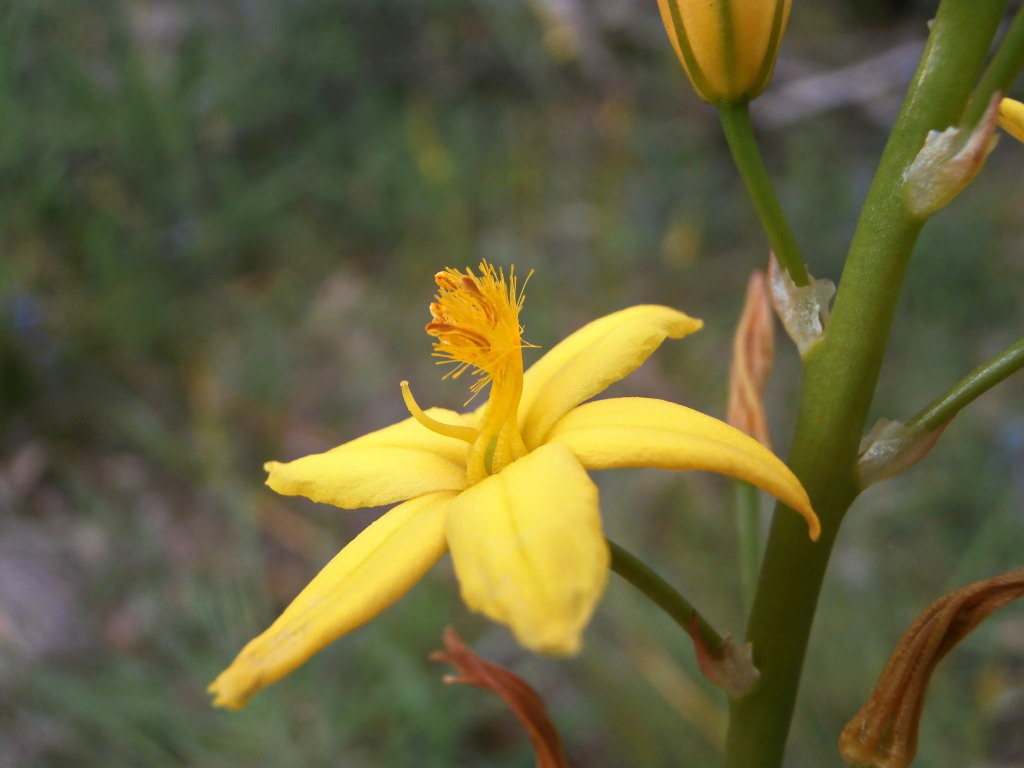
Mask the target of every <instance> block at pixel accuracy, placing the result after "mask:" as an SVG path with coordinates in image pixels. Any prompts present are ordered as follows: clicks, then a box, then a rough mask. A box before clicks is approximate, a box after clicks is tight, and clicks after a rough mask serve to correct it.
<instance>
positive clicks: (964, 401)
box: [907, 339, 1024, 432]
mask: <svg viewBox="0 0 1024 768" xmlns="http://www.w3.org/2000/svg"><path fill="white" fill-rule="evenodd" d="M1021 368H1024V339H1021V340H1020V341H1018V342H1017V343H1016V344H1013V345H1011V346H1010V347H1007V348H1006V349H1005V350H1003V351H1002V352H1001V353H999V354H998V355H996V356H995V357H993V358H992V359H991V360H988V361H986V362H985V363H982V364H981V365H979V366H978V367H977V368H975V369H974V370H973V371H971V372H970V373H969V374H967V376H965V377H964V378H963V379H961V380H960V381H959V382H957V384H956V386H954V387H953V388H952V389H951V390H949V391H948V392H946V393H945V394H944V395H942V396H941V397H940V398H938V399H937V400H935V401H934V402H932V403H931V404H930V405H928V406H927V407H925V408H924V409H923V410H922V411H921V412H920V413H919V414H917V416H915V417H914V418H912V419H911V420H910V421H909V422H907V426H908V427H910V428H911V429H918V428H920V429H923V430H924V431H925V432H931V431H933V430H935V429H938V428H939V427H941V426H942V425H943V424H945V423H946V422H947V421H949V420H950V419H952V418H953V417H954V416H956V415H957V414H958V413H959V412H960V411H961V409H963V408H964V407H965V406H967V405H968V404H970V403H971V402H973V401H974V400H976V399H977V398H978V397H979V396H981V395H983V394H984V393H986V392H988V391H989V390H990V389H992V387H994V386H995V385H996V384H998V383H999V382H1001V381H1002V380H1003V379H1005V378H1006V377H1007V376H1009V375H1010V374H1011V373H1016V372H1017V371H1019V370H1020V369H1021Z"/></svg>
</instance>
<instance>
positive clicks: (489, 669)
mask: <svg viewBox="0 0 1024 768" xmlns="http://www.w3.org/2000/svg"><path fill="white" fill-rule="evenodd" d="M444 647H445V650H443V651H435V652H434V653H432V654H430V658H431V659H433V660H434V661H444V662H447V663H448V664H451V665H452V666H453V667H455V668H456V669H457V670H458V672H459V674H457V675H446V676H445V678H444V681H445V682H446V683H459V684H464V685H475V686H477V687H478V688H484V689H486V690H488V691H491V692H492V693H495V694H497V695H498V696H500V697H501V698H502V700H504V702H505V703H506V704H508V706H509V709H511V710H512V712H513V713H514V714H515V716H516V717H517V718H519V722H521V723H522V724H523V727H524V728H525V729H526V731H527V733H528V734H529V735H530V741H532V742H533V751H534V753H535V754H536V755H537V768H569V763H568V762H567V761H566V759H565V752H564V751H563V749H562V740H561V739H560V738H559V736H558V731H557V730H556V729H555V725H554V723H552V722H551V717H550V716H549V715H548V710H547V707H545V706H544V700H543V699H541V697H540V694H538V693H537V691H535V690H534V689H533V688H532V687H531V686H530V684H529V683H527V682H526V681H525V680H523V679H522V678H521V677H519V676H518V675H516V674H514V673H512V672H510V671H509V670H507V669H505V668H504V667H502V666H499V665H497V664H494V663H493V662H490V661H487V660H486V659H481V658H480V657H479V656H477V655H476V654H475V653H473V651H472V650H470V648H469V646H467V645H466V644H465V643H464V642H462V639H461V638H460V637H459V635H458V633H457V632H456V631H455V629H454V628H452V627H448V628H447V629H445V631H444Z"/></svg>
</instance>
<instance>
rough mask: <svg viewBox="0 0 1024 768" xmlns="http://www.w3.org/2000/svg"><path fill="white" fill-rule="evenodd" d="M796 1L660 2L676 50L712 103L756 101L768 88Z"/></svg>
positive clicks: (691, 75) (663, 18)
mask: <svg viewBox="0 0 1024 768" xmlns="http://www.w3.org/2000/svg"><path fill="white" fill-rule="evenodd" d="M790 1H791V0H699V1H698V0H658V7H659V9H660V10H661V20H662V22H663V23H664V24H665V29H666V30H667V31H668V36H669V39H670V40H671V41H672V47H673V48H675V49H676V55H677V56H678V57H679V61H680V62H682V65H683V69H685V70H686V74H687V76H689V78H690V82H691V83H692V84H693V87H694V89H695V90H696V91H697V94H698V95H699V96H700V97H701V98H702V99H704V101H707V102H709V103H711V104H722V103H732V102H736V101H741V100H743V99H752V98H754V97H755V96H757V95H758V94H759V93H761V91H763V90H764V89H765V88H766V87H767V86H768V81H769V80H771V77H772V70H773V69H774V68H775V57H776V56H777V54H778V50H779V42H780V41H781V40H782V35H783V33H784V32H785V31H786V22H787V21H788V20H789V7H790Z"/></svg>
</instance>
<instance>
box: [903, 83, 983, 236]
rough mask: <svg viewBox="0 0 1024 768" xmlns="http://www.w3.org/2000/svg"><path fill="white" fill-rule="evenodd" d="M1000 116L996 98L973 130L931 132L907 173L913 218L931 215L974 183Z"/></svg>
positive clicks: (948, 129)
mask: <svg viewBox="0 0 1024 768" xmlns="http://www.w3.org/2000/svg"><path fill="white" fill-rule="evenodd" d="M998 114H999V97H998V95H996V96H994V97H993V98H992V102H991V103H990V104H989V106H988V109H987V110H986V111H985V115H984V117H982V118H981V121H980V122H979V123H978V124H977V125H976V126H974V127H973V129H972V128H970V127H962V126H953V127H951V128H947V129H946V130H944V131H929V132H928V136H927V137H926V138H925V141H924V146H923V147H921V151H920V152H918V153H917V157H915V158H914V162H913V163H911V164H910V167H909V168H908V169H907V173H906V188H905V191H906V199H907V207H908V208H909V210H910V213H911V214H912V215H913V216H916V217H918V218H921V219H924V218H927V217H929V216H931V215H932V214H933V213H935V212H936V211H938V210H939V209H940V208H942V207H943V206H945V205H947V204H949V203H950V202H951V201H952V200H953V198H954V197H956V196H957V195H959V194H960V193H961V192H963V191H964V189H966V188H967V185H969V184H970V183H971V182H972V181H974V177H975V176H977V175H978V172H979V171H980V170H981V168H982V166H983V165H984V164H985V158H987V157H988V153H989V152H991V151H992V149H993V147H995V145H996V140H997V139H998V137H997V136H996V135H995V129H996V119H997V117H998Z"/></svg>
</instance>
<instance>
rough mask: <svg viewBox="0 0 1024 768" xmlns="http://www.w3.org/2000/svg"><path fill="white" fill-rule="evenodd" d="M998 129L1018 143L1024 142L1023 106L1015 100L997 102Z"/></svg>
mask: <svg viewBox="0 0 1024 768" xmlns="http://www.w3.org/2000/svg"><path fill="white" fill-rule="evenodd" d="M999 127H1000V128H1002V129H1003V130H1004V131H1006V132H1007V133H1008V134H1010V135H1011V136H1013V137H1014V138H1015V139H1017V140H1018V141H1024V104H1022V103H1021V102H1019V101H1017V100H1016V99H1003V100H1002V101H1001V102H999Z"/></svg>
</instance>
